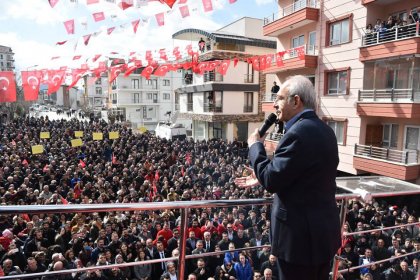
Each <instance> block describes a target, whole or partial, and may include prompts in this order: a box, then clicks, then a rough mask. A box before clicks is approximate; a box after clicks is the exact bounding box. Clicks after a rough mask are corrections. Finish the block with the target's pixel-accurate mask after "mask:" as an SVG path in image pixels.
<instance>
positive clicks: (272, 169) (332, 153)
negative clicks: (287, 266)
mask: <svg viewBox="0 0 420 280" xmlns="http://www.w3.org/2000/svg"><path fill="white" fill-rule="evenodd" d="M249 159H250V161H251V165H252V167H253V169H254V172H255V174H256V176H257V178H258V180H259V181H260V182H261V184H262V185H263V187H264V188H265V189H267V190H268V191H269V192H271V193H274V201H273V206H272V213H271V236H272V238H271V241H272V242H271V246H272V247H271V250H272V254H274V255H276V256H277V257H279V258H280V259H281V260H284V261H286V262H289V263H295V264H304V265H319V264H323V263H326V262H329V261H330V260H331V259H332V257H333V256H334V254H335V253H336V252H337V249H338V248H339V246H340V221H339V215H338V209H337V205H336V201H335V190H336V183H335V176H336V172H337V165H338V147H337V140H336V137H335V134H334V131H333V130H332V129H331V128H330V127H329V126H328V125H327V124H325V123H324V122H323V121H321V120H320V119H319V118H318V117H317V115H316V114H315V112H314V111H307V112H304V113H303V114H302V115H301V116H300V118H299V119H298V120H297V121H296V122H295V123H294V124H293V125H292V126H291V127H290V128H289V130H288V131H287V132H286V133H285V134H284V136H283V137H282V138H281V139H280V142H279V143H278V145H277V148H276V150H275V153H274V156H273V159H272V160H270V159H269V158H268V157H267V154H266V151H265V149H264V145H263V144H262V143H261V142H257V143H255V144H253V145H251V147H250V148H249Z"/></svg>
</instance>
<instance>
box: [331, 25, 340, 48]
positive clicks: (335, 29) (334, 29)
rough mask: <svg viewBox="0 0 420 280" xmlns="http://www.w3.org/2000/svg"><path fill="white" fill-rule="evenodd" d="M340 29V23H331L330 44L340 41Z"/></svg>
mask: <svg viewBox="0 0 420 280" xmlns="http://www.w3.org/2000/svg"><path fill="white" fill-rule="evenodd" d="M340 29H341V24H340V23H338V24H337V23H335V24H332V25H331V30H330V34H331V35H330V36H331V38H330V44H331V45H337V44H339V43H340V32H341V31H340Z"/></svg>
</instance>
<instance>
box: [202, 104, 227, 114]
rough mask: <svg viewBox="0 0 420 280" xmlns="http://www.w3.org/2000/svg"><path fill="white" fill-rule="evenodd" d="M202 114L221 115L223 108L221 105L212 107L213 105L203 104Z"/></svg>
mask: <svg viewBox="0 0 420 280" xmlns="http://www.w3.org/2000/svg"><path fill="white" fill-rule="evenodd" d="M203 109H204V112H206V113H209V112H210V113H222V112H223V107H222V106H221V105H219V106H217V105H213V104H204V105H203Z"/></svg>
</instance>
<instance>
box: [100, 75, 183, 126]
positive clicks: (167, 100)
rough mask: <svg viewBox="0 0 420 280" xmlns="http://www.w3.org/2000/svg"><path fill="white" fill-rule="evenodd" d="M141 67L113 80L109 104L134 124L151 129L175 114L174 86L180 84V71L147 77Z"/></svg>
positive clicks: (112, 109)
mask: <svg viewBox="0 0 420 280" xmlns="http://www.w3.org/2000/svg"><path fill="white" fill-rule="evenodd" d="M142 70H143V68H139V69H137V70H136V71H134V72H133V73H131V74H130V75H129V76H127V77H125V76H124V75H123V74H121V75H119V76H118V77H117V78H116V79H115V80H114V81H113V82H112V84H111V91H110V97H109V98H110V104H109V106H108V108H109V109H111V111H112V112H115V113H116V114H118V115H123V116H124V118H125V120H127V121H130V122H131V123H132V125H133V126H134V127H138V128H140V127H145V128H146V129H148V130H152V131H154V130H155V128H156V125H157V123H158V122H160V121H168V120H169V116H173V115H174V114H175V103H174V102H175V98H174V90H175V89H176V88H178V87H179V86H180V85H181V80H182V78H181V77H182V76H181V74H182V73H181V71H171V72H168V73H167V74H166V76H164V77H157V76H153V75H152V76H151V77H150V79H146V78H144V77H143V76H141V75H140V73H141V71H142ZM179 121H180V122H181V123H182V120H179ZM184 125H185V124H184ZM189 126H190V125H189Z"/></svg>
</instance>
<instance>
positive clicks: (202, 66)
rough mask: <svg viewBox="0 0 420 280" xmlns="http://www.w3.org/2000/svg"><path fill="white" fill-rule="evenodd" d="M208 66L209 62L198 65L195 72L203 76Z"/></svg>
mask: <svg viewBox="0 0 420 280" xmlns="http://www.w3.org/2000/svg"><path fill="white" fill-rule="evenodd" d="M208 64H209V63H208V62H207V61H203V62H200V63H198V64H197V65H194V66H193V72H194V73H196V74H199V75H203V74H204V71H206V70H207V68H208Z"/></svg>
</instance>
